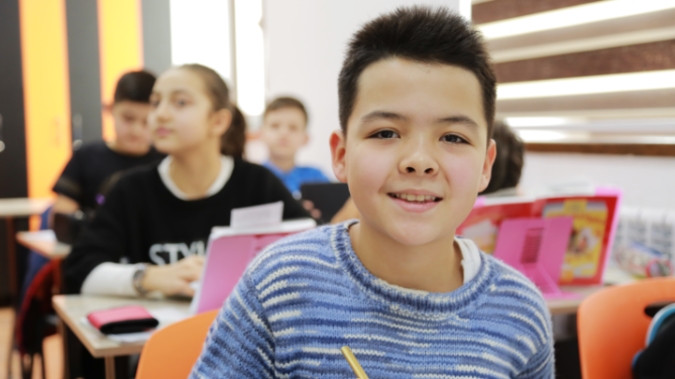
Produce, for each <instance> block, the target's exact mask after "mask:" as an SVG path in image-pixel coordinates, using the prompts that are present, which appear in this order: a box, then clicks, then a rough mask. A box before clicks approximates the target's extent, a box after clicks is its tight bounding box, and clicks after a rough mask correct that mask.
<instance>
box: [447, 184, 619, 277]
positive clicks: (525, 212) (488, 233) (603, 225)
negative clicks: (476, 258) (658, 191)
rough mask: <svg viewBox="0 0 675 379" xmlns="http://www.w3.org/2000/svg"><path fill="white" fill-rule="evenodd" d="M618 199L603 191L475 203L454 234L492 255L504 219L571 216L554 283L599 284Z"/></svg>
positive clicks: (612, 191) (616, 194)
mask: <svg viewBox="0 0 675 379" xmlns="http://www.w3.org/2000/svg"><path fill="white" fill-rule="evenodd" d="M620 200H621V192H620V191H619V190H616V189H609V188H597V189H595V190H594V191H593V193H589V194H580V195H556V196H553V197H540V198H532V197H503V198H494V199H486V198H479V200H478V201H476V205H475V206H474V208H473V210H472V211H471V213H470V214H469V216H468V217H467V218H466V220H465V221H464V223H462V225H460V227H459V228H458V229H457V234H458V235H461V236H464V237H467V238H470V239H472V240H473V241H474V242H476V244H477V245H478V247H479V248H480V249H481V250H483V251H484V252H486V253H488V254H492V253H493V252H494V251H495V250H496V248H497V243H498V241H499V233H500V231H501V230H500V227H501V225H502V222H504V220H508V219H515V218H532V217H538V218H543V219H547V218H553V217H571V218H572V220H573V221H572V232H571V234H570V236H569V240H568V244H567V248H566V253H565V256H564V260H563V264H562V269H561V273H560V279H559V283H560V284H599V283H601V281H602V275H603V272H604V268H605V264H606V261H607V257H608V256H609V252H610V251H611V249H612V242H613V240H614V233H615V231H616V227H617V224H618V215H619V212H618V208H619V203H620ZM544 253H545V252H544Z"/></svg>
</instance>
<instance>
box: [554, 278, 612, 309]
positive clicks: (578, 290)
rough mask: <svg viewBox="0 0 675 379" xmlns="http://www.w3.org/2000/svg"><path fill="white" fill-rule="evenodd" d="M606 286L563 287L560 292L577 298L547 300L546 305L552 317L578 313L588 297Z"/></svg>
mask: <svg viewBox="0 0 675 379" xmlns="http://www.w3.org/2000/svg"><path fill="white" fill-rule="evenodd" d="M605 287H606V286H605V285H594V286H561V287H560V290H561V291H563V292H566V293H570V294H574V295H577V296H571V297H565V298H562V299H555V300H546V305H547V306H548V310H549V311H550V312H551V315H563V314H574V313H577V309H579V305H581V302H582V301H583V300H584V299H586V298H587V297H588V296H590V295H592V294H594V293H596V292H598V291H600V290H601V289H603V288H605Z"/></svg>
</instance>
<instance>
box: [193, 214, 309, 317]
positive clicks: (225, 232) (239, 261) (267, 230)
mask: <svg viewBox="0 0 675 379" xmlns="http://www.w3.org/2000/svg"><path fill="white" fill-rule="evenodd" d="M315 226H316V222H314V220H312V219H311V218H310V219H301V220H293V221H285V222H282V223H280V224H278V225H273V226H265V227H260V228H248V229H233V228H230V227H218V228H213V230H212V231H211V236H209V245H208V247H207V249H206V263H205V264H204V272H203V273H202V280H201V283H200V285H199V288H198V289H197V293H196V294H195V297H194V298H193V299H192V304H191V311H192V313H202V312H206V311H210V310H213V309H218V308H220V307H221V306H222V305H223V302H224V301H225V300H226V299H227V297H228V296H229V295H230V292H232V290H233V289H234V287H235V285H236V284H237V282H238V281H239V278H240V277H241V275H242V274H243V273H244V270H245V269H246V266H248V264H249V262H251V260H252V259H253V258H254V257H255V256H256V255H257V254H258V253H259V252H260V251H261V250H263V249H264V248H265V247H267V245H269V244H271V243H273V242H275V241H277V240H279V239H281V238H284V237H286V236H289V235H291V234H295V233H298V232H302V231H305V230H309V229H312V228H314V227H315Z"/></svg>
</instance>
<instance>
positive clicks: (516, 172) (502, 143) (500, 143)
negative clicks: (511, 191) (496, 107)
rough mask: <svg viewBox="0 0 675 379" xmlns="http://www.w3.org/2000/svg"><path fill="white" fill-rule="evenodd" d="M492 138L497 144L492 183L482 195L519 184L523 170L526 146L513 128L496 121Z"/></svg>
mask: <svg viewBox="0 0 675 379" xmlns="http://www.w3.org/2000/svg"><path fill="white" fill-rule="evenodd" d="M492 138H493V139H494V140H495V144H496V145H497V156H496V157H495V163H494V164H493V165H492V176H491V177H490V184H488V186H487V188H485V190H483V192H481V193H480V194H481V195H487V194H489V193H493V192H497V191H499V190H501V189H505V188H512V187H515V186H517V185H518V182H519V181H520V175H521V173H522V171H523V156H524V154H525V146H524V144H523V141H522V140H521V139H520V138H519V137H518V136H517V135H516V134H515V133H513V130H511V128H509V126H508V125H506V124H504V123H503V122H501V121H495V124H494V129H493V131H492Z"/></svg>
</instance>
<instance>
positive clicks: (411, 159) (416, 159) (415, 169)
mask: <svg viewBox="0 0 675 379" xmlns="http://www.w3.org/2000/svg"><path fill="white" fill-rule="evenodd" d="M429 149H430V146H425V145H424V144H419V145H417V146H415V148H414V149H413V150H411V151H408V154H406V156H405V158H403V159H402V160H401V163H400V166H399V169H400V170H401V171H402V172H404V173H407V174H418V175H433V174H436V173H437V172H438V163H437V162H436V160H435V159H434V158H433V157H432V156H431V155H430V154H429Z"/></svg>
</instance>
